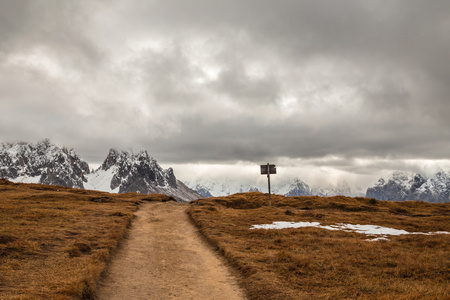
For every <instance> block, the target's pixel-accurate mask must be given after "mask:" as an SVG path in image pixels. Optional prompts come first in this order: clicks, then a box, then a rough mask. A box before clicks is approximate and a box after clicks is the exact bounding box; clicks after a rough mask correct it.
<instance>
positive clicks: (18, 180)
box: [8, 175, 41, 183]
mask: <svg viewBox="0 0 450 300" xmlns="http://www.w3.org/2000/svg"><path fill="white" fill-rule="evenodd" d="M40 179H41V176H34V177H30V176H27V175H24V176H19V177H16V178H9V179H8V180H9V181H11V182H15V183H39V180H40Z"/></svg>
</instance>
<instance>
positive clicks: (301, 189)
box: [284, 178, 312, 197]
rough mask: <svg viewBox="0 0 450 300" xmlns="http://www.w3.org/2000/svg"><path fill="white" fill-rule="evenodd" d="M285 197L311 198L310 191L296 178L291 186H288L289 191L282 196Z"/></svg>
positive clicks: (307, 186)
mask: <svg viewBox="0 0 450 300" xmlns="http://www.w3.org/2000/svg"><path fill="white" fill-rule="evenodd" d="M284 195H285V196H288V197H289V196H311V195H312V191H311V188H310V187H309V185H308V184H307V183H306V182H304V181H303V180H300V179H298V178H295V179H294V180H293V182H292V183H291V185H290V186H289V191H288V192H287V193H285V194H284Z"/></svg>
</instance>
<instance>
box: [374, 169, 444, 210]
mask: <svg viewBox="0 0 450 300" xmlns="http://www.w3.org/2000/svg"><path fill="white" fill-rule="evenodd" d="M366 197H370V198H376V199H379V200H395V201H404V200H420V201H427V202H450V173H449V172H444V171H438V172H437V173H436V174H434V175H433V176H431V177H429V178H426V177H425V176H423V175H421V174H413V173H407V172H394V173H393V174H392V175H391V176H390V177H389V178H388V179H387V180H384V179H383V178H380V179H379V180H378V182H377V183H376V184H375V185H374V186H373V187H370V188H368V189H367V192H366Z"/></svg>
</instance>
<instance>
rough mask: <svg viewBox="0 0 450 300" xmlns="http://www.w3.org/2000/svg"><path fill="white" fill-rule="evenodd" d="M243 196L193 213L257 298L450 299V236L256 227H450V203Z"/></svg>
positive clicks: (195, 206) (194, 206) (196, 206)
mask: <svg viewBox="0 0 450 300" xmlns="http://www.w3.org/2000/svg"><path fill="white" fill-rule="evenodd" d="M272 200H273V201H272V203H273V206H272V207H268V206H267V202H268V201H267V195H264V194H261V193H257V192H255V193H245V194H236V195H232V196H229V197H218V198H210V199H202V200H198V201H195V202H193V203H191V206H190V208H189V214H190V216H191V217H192V219H193V220H194V222H195V224H196V225H197V226H198V227H199V228H200V230H201V231H202V233H203V234H204V235H205V236H206V237H207V239H208V240H209V241H210V242H211V243H212V244H213V245H215V246H216V247H217V249H219V251H220V252H221V253H222V254H223V255H224V256H225V257H226V258H227V260H228V261H229V262H230V263H231V264H232V265H233V266H234V267H235V268H237V269H238V270H239V271H240V273H241V274H242V283H243V285H244V286H245V288H246V290H247V292H248V295H249V297H250V298H251V299H449V298H450V285H449V282H450V235H444V234H439V235H400V236H390V237H389V240H381V241H369V240H368V239H370V237H369V236H367V235H365V234H361V233H356V232H346V231H342V230H333V231H332V230H325V229H321V228H314V227H305V228H298V229H282V230H265V229H255V230H250V227H251V226H252V225H255V224H270V223H272V222H273V221H289V222H299V221H302V222H320V223H321V225H333V224H337V223H349V224H367V225H380V226H386V227H391V228H395V229H403V230H406V231H409V232H435V231H450V203H445V204H430V203H424V202H413V201H407V202H388V201H377V200H375V199H368V198H349V197H341V196H336V197H330V198H321V197H283V196H278V195H277V196H274V197H273V198H272Z"/></svg>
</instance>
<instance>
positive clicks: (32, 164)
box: [0, 139, 202, 202]
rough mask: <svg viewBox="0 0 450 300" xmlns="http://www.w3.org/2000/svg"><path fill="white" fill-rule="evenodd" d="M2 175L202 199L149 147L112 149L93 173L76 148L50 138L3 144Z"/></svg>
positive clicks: (17, 179) (0, 153)
mask: <svg viewBox="0 0 450 300" xmlns="http://www.w3.org/2000/svg"><path fill="white" fill-rule="evenodd" d="M0 177H1V178H6V179H9V180H11V181H14V182H24V183H41V184H51V185H62V186H67V187H74V188H80V189H83V188H85V189H93V190H99V191H105V192H113V193H127V192H136V193H142V194H150V193H161V194H166V195H170V196H173V197H174V198H175V199H177V200H178V201H181V202H187V201H191V200H194V199H198V198H202V197H201V196H200V195H199V194H198V193H197V192H195V191H193V190H192V189H190V188H188V187H187V186H186V185H185V184H184V183H183V182H181V181H180V180H178V179H176V177H175V175H174V173H173V170H172V168H169V169H167V170H164V169H162V168H161V167H160V166H159V165H158V163H157V161H156V160H155V159H153V158H151V157H150V156H149V155H148V153H147V151H145V150H142V151H141V152H139V153H137V154H134V153H131V152H127V151H117V150H114V149H111V150H110V151H109V153H108V155H107V157H106V159H105V160H104V162H103V164H102V165H101V166H100V167H99V168H98V169H97V170H95V171H92V172H91V171H90V170H89V165H88V163H87V162H85V161H84V160H82V159H81V158H80V157H79V156H78V155H77V154H76V153H75V151H74V150H73V149H71V150H68V149H67V148H65V147H59V146H57V145H54V144H52V143H51V142H50V141H49V140H47V139H46V140H43V141H40V142H38V143H36V144H32V143H15V144H8V143H2V144H0Z"/></svg>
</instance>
